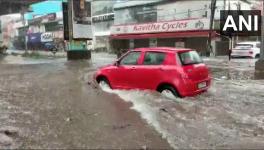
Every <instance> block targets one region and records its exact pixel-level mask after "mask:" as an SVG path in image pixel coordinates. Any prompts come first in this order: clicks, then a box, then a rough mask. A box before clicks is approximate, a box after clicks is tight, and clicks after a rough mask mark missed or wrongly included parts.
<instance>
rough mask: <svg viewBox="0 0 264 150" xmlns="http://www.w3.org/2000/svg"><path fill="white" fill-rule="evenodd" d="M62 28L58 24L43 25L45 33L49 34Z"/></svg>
mask: <svg viewBox="0 0 264 150" xmlns="http://www.w3.org/2000/svg"><path fill="white" fill-rule="evenodd" d="M61 28H62V25H60V24H59V23H58V22H51V23H47V24H45V31H46V32H51V31H58V30H60V29H61Z"/></svg>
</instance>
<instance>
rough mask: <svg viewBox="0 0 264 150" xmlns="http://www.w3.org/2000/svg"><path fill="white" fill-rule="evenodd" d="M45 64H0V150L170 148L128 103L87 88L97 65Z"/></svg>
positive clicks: (84, 63)
mask: <svg viewBox="0 0 264 150" xmlns="http://www.w3.org/2000/svg"><path fill="white" fill-rule="evenodd" d="M98 59H100V58H98ZM111 60H112V59H111ZM52 61H54V62H52ZM98 61H99V60H98ZM9 62H11V63H9ZM15 62H18V63H19V64H15ZM46 62H48V63H45V61H42V60H41V61H36V60H35V61H34V60H23V59H22V58H16V57H13V56H10V57H9V56H8V58H6V59H5V60H2V61H0V63H1V64H0V148H1V149H2V148H26V149H28V148H34V149H35V148H40V149H47V148H48V149H51V148H89V149H92V148H93V149H94V148H100V149H113V148H114V149H128V148H137V149H141V148H142V149H145V148H171V147H170V146H169V144H168V143H167V141H166V139H163V138H162V137H161V135H160V134H159V133H158V132H156V131H155V129H154V128H153V127H151V126H149V125H148V124H147V122H146V121H144V120H142V119H141V117H140V115H139V114H138V113H137V112H135V111H133V110H131V109H129V108H130V107H131V104H130V103H126V102H124V101H123V100H121V99H120V98H119V97H118V96H117V95H114V94H108V93H105V92H103V91H102V90H100V89H97V88H96V87H94V86H92V85H89V84H87V77H86V76H91V74H92V73H93V72H94V69H93V67H92V66H96V64H93V63H91V62H86V61H80V62H66V61H65V60H64V59H61V60H49V61H46ZM51 62H52V63H51ZM101 63H102V62H101Z"/></svg>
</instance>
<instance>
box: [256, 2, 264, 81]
mask: <svg viewBox="0 0 264 150" xmlns="http://www.w3.org/2000/svg"><path fill="white" fill-rule="evenodd" d="M261 15H262V20H261V22H262V23H261V48H260V58H259V60H258V61H257V62H256V66H255V69H256V78H259V79H264V1H262V13H261Z"/></svg>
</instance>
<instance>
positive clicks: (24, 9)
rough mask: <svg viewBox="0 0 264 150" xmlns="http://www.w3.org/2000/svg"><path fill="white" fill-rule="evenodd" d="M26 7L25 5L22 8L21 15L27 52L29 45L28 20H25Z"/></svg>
mask: <svg viewBox="0 0 264 150" xmlns="http://www.w3.org/2000/svg"><path fill="white" fill-rule="evenodd" d="M26 12H27V11H26V8H25V7H23V8H22V10H21V17H22V24H23V34H24V38H25V40H24V45H25V52H26V53H27V50H28V47H27V41H28V40H27V33H26V20H25V13H26Z"/></svg>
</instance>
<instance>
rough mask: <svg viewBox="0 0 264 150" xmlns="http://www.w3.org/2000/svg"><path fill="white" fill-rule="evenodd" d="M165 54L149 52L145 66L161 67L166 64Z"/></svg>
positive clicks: (145, 58)
mask: <svg viewBox="0 0 264 150" xmlns="http://www.w3.org/2000/svg"><path fill="white" fill-rule="evenodd" d="M164 59H165V53H161V52H147V53H146V54H145V57H144V63H143V64H144V65H161V64H162V63H163V62H164Z"/></svg>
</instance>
